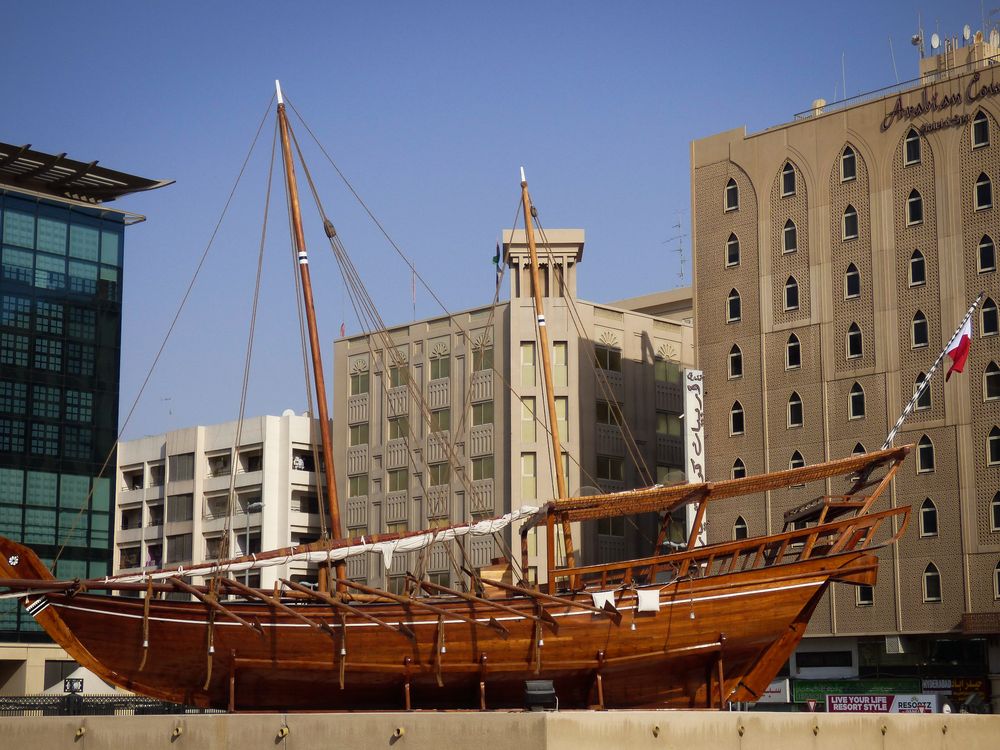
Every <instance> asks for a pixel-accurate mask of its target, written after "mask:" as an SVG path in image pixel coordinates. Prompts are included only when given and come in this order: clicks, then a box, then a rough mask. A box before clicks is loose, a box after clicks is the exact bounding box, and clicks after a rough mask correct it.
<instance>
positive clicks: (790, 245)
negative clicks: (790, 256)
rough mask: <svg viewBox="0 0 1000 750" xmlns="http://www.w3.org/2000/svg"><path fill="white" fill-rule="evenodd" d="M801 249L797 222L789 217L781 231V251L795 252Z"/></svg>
mask: <svg viewBox="0 0 1000 750" xmlns="http://www.w3.org/2000/svg"><path fill="white" fill-rule="evenodd" d="M798 249H799V232H798V229H797V228H796V226H795V222H794V221H792V220H791V219H789V220H788V221H786V222H785V228H784V230H782V233H781V252H783V253H794V252H795V251H796V250H798Z"/></svg>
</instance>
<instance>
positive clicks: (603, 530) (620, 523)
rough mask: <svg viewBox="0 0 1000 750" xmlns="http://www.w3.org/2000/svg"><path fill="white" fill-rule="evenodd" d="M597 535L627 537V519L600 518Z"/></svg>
mask: <svg viewBox="0 0 1000 750" xmlns="http://www.w3.org/2000/svg"><path fill="white" fill-rule="evenodd" d="M597 533H598V534H601V535H602V536H625V518H624V517H623V516H614V517H612V518H598V519H597Z"/></svg>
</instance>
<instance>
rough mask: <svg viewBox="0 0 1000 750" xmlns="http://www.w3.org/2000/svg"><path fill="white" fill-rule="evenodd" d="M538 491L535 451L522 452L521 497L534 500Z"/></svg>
mask: <svg viewBox="0 0 1000 750" xmlns="http://www.w3.org/2000/svg"><path fill="white" fill-rule="evenodd" d="M537 492H538V472H537V463H536V458H535V454H534V453H522V454H521V499H522V500H534V499H535V497H536V496H537Z"/></svg>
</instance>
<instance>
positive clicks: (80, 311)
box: [66, 307, 97, 341]
mask: <svg viewBox="0 0 1000 750" xmlns="http://www.w3.org/2000/svg"><path fill="white" fill-rule="evenodd" d="M67 318H68V321H69V322H68V325H67V327H66V328H67V330H66V332H67V333H68V334H69V336H70V337H71V338H75V339H83V340H85V341H93V340H94V337H95V335H96V332H97V314H96V313H95V312H94V311H93V310H86V309H84V308H82V307H70V308H69V313H68V315H67Z"/></svg>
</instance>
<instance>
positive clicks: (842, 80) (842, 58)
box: [840, 52, 847, 99]
mask: <svg viewBox="0 0 1000 750" xmlns="http://www.w3.org/2000/svg"><path fill="white" fill-rule="evenodd" d="M846 57H847V53H846V52H841V53H840V83H841V85H842V86H843V87H844V98H845V99H846V98H847V66H846V63H845V58H846Z"/></svg>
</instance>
